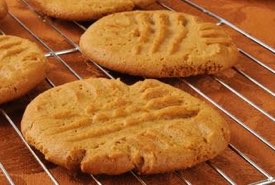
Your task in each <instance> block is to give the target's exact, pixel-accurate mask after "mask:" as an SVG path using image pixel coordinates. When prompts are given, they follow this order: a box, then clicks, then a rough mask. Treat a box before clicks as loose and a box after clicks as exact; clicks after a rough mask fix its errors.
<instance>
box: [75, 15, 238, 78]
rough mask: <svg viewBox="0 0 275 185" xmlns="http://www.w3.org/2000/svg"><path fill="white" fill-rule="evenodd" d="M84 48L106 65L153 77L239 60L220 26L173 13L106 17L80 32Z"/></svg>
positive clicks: (224, 66)
mask: <svg viewBox="0 0 275 185" xmlns="http://www.w3.org/2000/svg"><path fill="white" fill-rule="evenodd" d="M80 48H81V50H82V52H83V54H84V55H86V56H87V57H88V58H90V59H91V60H93V61H95V62H96V63H98V64H100V65H102V66H104V67H106V68H109V69H111V70H115V71H119V72H121V73H128V74H131V75H138V76H144V77H152V78H162V77H186V76H191V75H198V74H213V73H217V72H220V71H222V70H224V69H227V68H230V67H231V66H233V65H234V64H235V63H236V62H237V59H238V51H237V48H236V46H235V45H234V44H233V42H232V40H231V38H230V37H229V36H228V35H227V34H226V33H225V32H224V31H223V30H222V29H221V28H220V27H218V26H216V25H215V24H212V23H207V22H202V21H200V20H199V19H198V18H197V17H194V16H191V15H187V14H183V13H177V12H172V11H133V12H124V13H117V14H113V15H109V16H106V17H104V18H102V19H100V20H99V21H97V22H95V23H94V24H92V25H91V26H90V27H89V28H88V30H87V31H86V32H85V33H84V34H83V35H82V36H81V40H80Z"/></svg>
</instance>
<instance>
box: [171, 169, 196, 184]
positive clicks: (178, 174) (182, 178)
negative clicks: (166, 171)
mask: <svg viewBox="0 0 275 185" xmlns="http://www.w3.org/2000/svg"><path fill="white" fill-rule="evenodd" d="M175 174H176V176H177V177H178V178H180V180H181V181H183V182H184V183H185V184H187V185H192V183H191V182H190V181H189V180H187V179H186V178H185V177H183V176H182V174H181V173H180V172H179V171H175Z"/></svg>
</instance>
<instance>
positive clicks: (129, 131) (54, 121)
mask: <svg viewBox="0 0 275 185" xmlns="http://www.w3.org/2000/svg"><path fill="white" fill-rule="evenodd" d="M21 130H22V133H23V135H24V137H25V138H26V140H27V141H28V142H29V143H30V144H31V145H33V146H34V147H35V148H37V149H38V150H40V151H41V152H42V153H43V154H44V155H45V157H46V159H47V160H49V161H52V162H53V163H56V164H58V165H61V166H63V167H65V168H68V169H79V168H80V169H81V170H82V171H83V172H86V173H92V174H111V175H116V174H121V173H124V172H127V171H129V170H136V171H138V172H139V173H142V174H152V173H162V172H167V171H172V170H176V169H184V168H188V167H191V166H193V165H195V164H197V163H200V162H203V161H206V160H208V159H212V158H213V157H215V156H217V155H218V154H219V153H221V152H222V151H223V150H224V149H225V148H226V147H227V144H228V142H229V129H228V126H227V124H226V122H225V120H224V119H223V118H222V117H221V116H220V115H219V114H218V113H217V112H216V111H215V110H213V109H212V108H211V107H209V106H208V105H207V104H206V103H204V102H202V101H201V100H199V99H197V98H195V97H192V96H191V95H189V94H187V93H185V92H183V91H181V90H179V89H177V88H174V87H172V86H169V85H166V84H164V83H161V82H159V81H157V80H145V81H141V82H137V83H136V84H134V85H131V86H128V85H126V84H124V83H122V82H121V81H119V80H109V79H103V78H91V79H87V80H80V81H75V82H71V83H67V84H65V85H62V86H59V87H56V88H53V89H50V90H48V91H46V92H44V93H42V94H41V95H39V96H38V97H37V98H35V99H34V100H33V101H32V102H31V103H30V104H29V105H28V107H27V109H26V111H25V113H24V116H23V120H22V122H21Z"/></svg>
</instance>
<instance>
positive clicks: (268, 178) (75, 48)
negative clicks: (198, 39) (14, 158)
mask: <svg viewBox="0 0 275 185" xmlns="http://www.w3.org/2000/svg"><path fill="white" fill-rule="evenodd" d="M22 1H23V2H24V0H22ZM187 2H188V3H189V4H190V1H187ZM192 5H193V6H194V3H192ZM196 6H198V7H200V6H199V5H196ZM201 10H203V9H201ZM10 16H12V17H13V19H15V20H16V21H17V22H18V23H19V24H20V25H21V26H22V27H23V28H24V29H26V30H27V31H28V32H30V33H31V34H32V35H33V36H34V38H35V39H37V40H38V41H39V42H40V43H41V45H45V43H44V42H43V41H42V40H40V39H39V37H38V36H37V35H35V34H34V33H33V32H32V31H31V30H30V29H28V27H27V26H26V25H24V23H23V22H21V21H20V19H18V18H17V17H16V16H14V15H13V14H10ZM46 23H47V24H49V26H51V27H53V26H54V25H53V24H51V23H50V22H47V21H46ZM222 23H224V22H222ZM77 26H81V25H79V24H78V25H77ZM0 28H1V27H0ZM82 28H85V27H82ZM53 29H55V30H56V29H58V28H56V27H53ZM57 31H58V32H59V33H60V34H61V35H62V36H63V37H64V38H65V39H67V40H68V41H69V43H71V45H72V47H73V48H72V49H71V50H63V51H54V50H52V49H51V48H49V47H48V49H49V51H50V52H49V53H47V54H46V56H48V57H49V56H53V57H55V58H56V59H57V60H58V61H60V62H61V63H63V64H64V65H65V66H66V67H67V69H68V70H69V71H70V72H71V73H73V74H74V75H75V76H76V77H77V78H78V79H81V76H80V75H79V74H78V73H76V72H75V70H74V69H73V68H71V67H70V66H69V65H68V64H67V63H66V62H65V61H62V59H61V58H60V57H59V56H60V55H62V54H64V55H66V54H69V53H72V52H75V51H79V47H78V46H77V44H75V43H73V41H72V40H70V39H69V38H68V37H67V36H66V35H65V34H64V33H62V32H61V31H60V30H57ZM1 32H2V31H1ZM2 34H3V32H2ZM248 38H249V39H251V38H250V37H248ZM252 40H253V39H252ZM254 40H255V39H254ZM257 43H258V42H257ZM258 44H259V43H258ZM260 45H261V43H260ZM262 46H263V47H265V46H264V45H262ZM265 48H266V47H265ZM239 50H240V52H241V53H242V54H244V55H245V56H247V57H249V58H250V59H251V60H252V61H255V62H257V61H258V62H257V63H259V65H261V64H263V63H262V62H261V61H259V60H257V59H256V60H255V58H254V57H251V55H250V54H248V53H246V52H244V51H243V50H242V49H239ZM270 51H271V52H272V50H270ZM261 66H262V67H264V68H266V66H265V65H261ZM98 67H99V69H103V68H100V66H98ZM267 67H268V69H271V70H269V71H270V72H272V73H273V74H274V69H272V68H270V67H269V66H267ZM103 70H104V69H103ZM237 70H238V69H237ZM104 73H107V74H108V75H107V76H108V77H110V78H114V77H113V76H112V75H110V74H109V73H108V72H107V71H106V70H104ZM243 74H244V76H245V75H247V74H245V73H243ZM215 79H216V80H217V81H218V82H219V83H221V84H222V85H225V87H229V90H230V91H231V92H232V93H234V94H236V91H234V89H233V88H232V87H230V86H227V84H225V83H224V82H223V81H222V80H220V79H218V78H216V77H215ZM182 80H183V82H184V83H186V84H187V85H188V86H189V87H190V88H191V89H193V90H194V91H195V92H197V93H198V94H200V95H201V96H202V97H204V98H205V99H206V100H208V101H209V102H210V103H212V104H213V105H214V106H216V107H217V108H218V109H220V110H221V111H222V112H224V113H225V114H226V115H227V116H228V117H230V118H231V119H233V120H234V121H235V122H236V123H237V124H239V125H241V126H242V127H243V128H244V129H245V130H247V131H248V132H250V133H251V134H252V135H254V137H256V138H258V139H259V140H260V141H262V142H263V143H264V144H266V145H267V146H268V147H269V148H270V149H271V150H272V151H274V150H275V149H274V146H273V145H272V144H271V143H270V142H269V141H267V140H266V139H265V138H263V137H262V136H260V135H259V134H258V133H256V132H255V131H253V130H252V129H251V128H249V127H248V126H247V125H245V124H244V123H243V122H242V121H241V120H240V119H239V118H237V117H235V116H234V115H233V114H232V113H230V112H229V111H228V110H226V109H224V108H223V107H222V106H221V105H219V104H217V103H216V102H215V101H214V100H212V99H211V98H210V97H208V96H207V95H206V94H205V93H204V92H202V91H201V90H200V89H199V88H197V87H196V86H194V85H193V84H192V83H191V82H190V81H189V80H184V79H182ZM247 80H250V81H252V80H254V83H255V84H256V85H258V86H259V87H261V86H263V85H262V84H260V83H259V82H257V81H256V80H255V79H253V78H252V77H249V76H247ZM255 81H256V82H255ZM47 82H48V83H49V84H50V85H51V86H54V83H53V82H51V81H50V80H49V79H47ZM263 87H264V88H262V89H263V90H265V91H266V89H268V88H267V87H265V86H263ZM270 92H271V95H273V96H274V93H273V92H272V91H271V90H270ZM272 93H273V94H272ZM238 97H239V98H241V97H242V96H241V97H240V96H238ZM241 99H243V98H241ZM243 100H244V101H245V102H247V103H248V104H249V105H251V106H252V107H254V108H255V109H257V110H258V111H260V112H261V113H262V114H263V115H264V116H266V117H268V118H269V119H271V120H274V117H273V116H272V115H269V114H268V113H267V114H265V113H266V111H265V110H263V109H262V108H260V107H255V106H254V105H253V104H251V103H249V102H250V100H248V99H247V98H244V99H243ZM252 103H253V102H252ZM1 112H2V114H3V115H4V116H5V117H6V119H7V120H8V121H9V123H10V124H11V126H12V127H13V128H14V129H15V130H16V132H17V134H18V135H19V137H22V135H21V133H20V131H19V130H18V128H17V127H16V126H15V124H14V122H13V120H12V119H11V118H10V116H9V115H8V114H7V113H6V112H5V110H2V111H1ZM21 139H22V140H23V141H24V139H23V138H21ZM25 144H26V145H27V147H28V148H29V150H30V151H32V149H31V147H29V145H28V144H27V143H25ZM229 148H230V149H231V150H232V151H233V152H235V153H236V154H238V155H239V156H240V157H241V158H243V159H244V160H245V161H247V163H249V164H250V165H251V166H253V167H254V168H255V169H256V170H257V171H259V172H260V173H261V174H263V175H264V176H265V177H266V179H263V180H262V181H260V182H255V183H253V184H269V183H270V184H271V183H273V182H275V180H274V177H272V176H271V175H270V174H269V173H267V172H266V171H265V169H262V168H261V167H260V166H259V165H258V164H256V163H255V162H254V161H253V160H251V159H250V158H249V157H248V156H246V155H245V154H244V153H242V152H241V151H240V150H239V149H238V148H236V147H235V146H234V145H232V144H230V146H229ZM32 154H33V155H34V157H35V158H36V160H38V161H39V158H38V156H37V155H36V154H35V152H33V153H32ZM38 163H39V164H40V162H38ZM207 164H208V165H209V166H210V167H211V168H213V169H214V170H215V171H216V172H217V173H218V174H220V175H221V176H222V177H223V178H224V179H225V180H227V182H228V183H230V184H236V183H235V182H234V179H232V178H231V177H229V175H227V174H226V173H225V172H223V171H222V170H221V169H219V168H218V167H217V166H216V165H215V164H213V163H212V162H208V163H207ZM40 165H42V166H43V165H44V164H43V163H42V164H40ZM44 166H45V165H44ZM42 168H43V167H42ZM3 169H5V168H1V170H3ZM43 169H44V170H45V172H46V173H47V174H48V175H49V177H50V178H51V180H52V182H53V183H54V184H58V181H57V180H55V178H54V177H53V176H52V175H51V173H50V172H49V170H48V169H47V167H46V166H45V167H44V168H43ZM175 173H176V174H178V172H175ZM4 174H5V176H6V177H7V179H10V180H9V181H10V182H12V179H11V178H10V177H9V175H8V172H7V171H6V170H5V171H4ZM131 174H132V175H133V176H134V177H135V178H136V179H137V180H138V182H140V183H141V184H146V183H145V182H144V181H143V180H142V177H141V176H139V175H137V174H135V173H134V172H131ZM91 177H92V179H91V180H94V181H95V182H96V183H97V184H101V182H100V181H99V180H98V179H96V177H94V176H92V175H91ZM180 178H181V179H182V182H183V183H186V184H191V183H190V182H189V181H188V180H186V179H185V178H184V176H183V175H180Z"/></svg>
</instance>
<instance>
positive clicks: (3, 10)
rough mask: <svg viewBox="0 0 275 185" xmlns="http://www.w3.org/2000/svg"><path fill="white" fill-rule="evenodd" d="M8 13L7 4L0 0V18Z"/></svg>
mask: <svg viewBox="0 0 275 185" xmlns="http://www.w3.org/2000/svg"><path fill="white" fill-rule="evenodd" d="M7 13H8V6H7V4H6V1H5V0H0V19H3V18H4V17H6V15H7Z"/></svg>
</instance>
